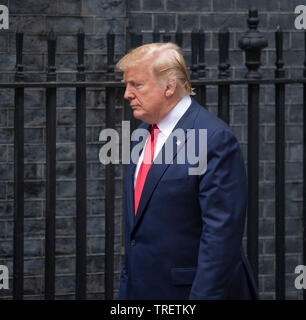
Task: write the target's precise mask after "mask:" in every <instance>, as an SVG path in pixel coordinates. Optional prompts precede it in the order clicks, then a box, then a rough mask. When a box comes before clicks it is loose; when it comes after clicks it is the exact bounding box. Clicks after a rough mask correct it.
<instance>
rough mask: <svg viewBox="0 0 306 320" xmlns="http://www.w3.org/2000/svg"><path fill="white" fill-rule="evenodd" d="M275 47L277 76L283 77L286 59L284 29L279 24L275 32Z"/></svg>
mask: <svg viewBox="0 0 306 320" xmlns="http://www.w3.org/2000/svg"><path fill="white" fill-rule="evenodd" d="M275 47H276V62H275V65H276V70H275V77H276V78H282V77H284V76H285V70H284V68H283V67H284V60H283V31H282V30H281V28H280V26H277V29H276V32H275Z"/></svg>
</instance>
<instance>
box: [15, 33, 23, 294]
mask: <svg viewBox="0 0 306 320" xmlns="http://www.w3.org/2000/svg"><path fill="white" fill-rule="evenodd" d="M22 47H23V33H21V32H19V31H18V32H17V33H16V73H15V81H23V79H24V75H23V65H22ZM14 136H15V137H14V258H13V259H14V260H13V298H14V299H15V300H20V299H23V258H24V249H23V247H24V88H15V112H14Z"/></svg>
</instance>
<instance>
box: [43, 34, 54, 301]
mask: <svg viewBox="0 0 306 320" xmlns="http://www.w3.org/2000/svg"><path fill="white" fill-rule="evenodd" d="M55 53H56V38H55V35H54V33H53V31H51V32H50V33H49V36H48V73H47V81H56V72H55V71H56V68H55ZM46 118H47V120H46V162H47V163H46V172H47V174H46V179H47V183H46V184H47V186H46V240H45V253H46V260H45V298H46V299H47V300H53V299H54V296H55V204H56V87H54V88H47V89H46Z"/></svg>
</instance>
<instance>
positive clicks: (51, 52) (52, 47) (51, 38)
mask: <svg viewBox="0 0 306 320" xmlns="http://www.w3.org/2000/svg"><path fill="white" fill-rule="evenodd" d="M55 54H56V37H55V34H54V32H53V29H51V31H50V32H49V35H48V74H47V80H48V81H56V73H55V70H56V68H55Z"/></svg>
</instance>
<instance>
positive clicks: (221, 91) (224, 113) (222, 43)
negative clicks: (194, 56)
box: [218, 28, 230, 123]
mask: <svg viewBox="0 0 306 320" xmlns="http://www.w3.org/2000/svg"><path fill="white" fill-rule="evenodd" d="M218 38H219V39H218V40H219V66H218V68H219V78H220V79H226V78H228V77H229V70H228V69H229V66H230V65H229V63H228V47H229V32H228V30H227V29H226V28H222V29H221V30H220V31H219V35H218ZM229 98H230V87H229V85H227V84H226V85H223V84H221V85H219V86H218V117H220V118H221V119H223V120H224V121H225V122H226V123H229V121H230V116H229Z"/></svg>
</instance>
